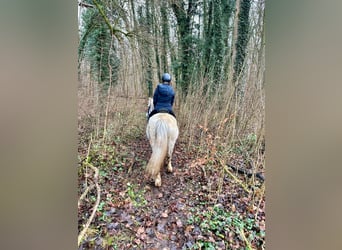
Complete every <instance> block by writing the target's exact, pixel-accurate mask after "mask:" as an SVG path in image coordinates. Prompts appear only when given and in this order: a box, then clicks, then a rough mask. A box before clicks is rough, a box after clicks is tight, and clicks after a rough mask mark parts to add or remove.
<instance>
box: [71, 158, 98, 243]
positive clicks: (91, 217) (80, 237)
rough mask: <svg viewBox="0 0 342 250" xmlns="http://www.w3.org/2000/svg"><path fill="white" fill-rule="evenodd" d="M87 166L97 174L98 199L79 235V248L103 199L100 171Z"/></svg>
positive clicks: (90, 165) (95, 179)
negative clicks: (99, 181) (99, 180)
mask: <svg viewBox="0 0 342 250" xmlns="http://www.w3.org/2000/svg"><path fill="white" fill-rule="evenodd" d="M86 164H87V165H88V166H89V167H90V168H91V169H93V170H94V172H95V175H94V182H95V186H96V190H97V198H96V202H95V205H94V207H93V212H92V213H91V215H90V217H89V219H88V221H87V223H86V225H85V226H84V228H83V230H82V231H81V233H80V234H79V235H78V238H77V244H78V246H80V243H81V241H82V239H83V237H84V235H85V233H86V231H87V230H88V228H89V226H90V223H91V222H92V220H93V219H94V217H95V213H96V210H97V207H98V206H99V204H100V198H101V188H100V185H99V183H98V177H99V170H98V169H97V168H96V167H94V166H93V165H92V164H90V163H88V162H86Z"/></svg>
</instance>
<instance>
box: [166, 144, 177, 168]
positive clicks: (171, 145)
mask: <svg viewBox="0 0 342 250" xmlns="http://www.w3.org/2000/svg"><path fill="white" fill-rule="evenodd" d="M175 143H176V140H172V141H171V140H170V141H169V146H168V151H167V156H168V157H167V161H168V164H167V171H168V172H169V173H172V171H173V168H172V163H171V160H172V152H173V148H174V146H175Z"/></svg>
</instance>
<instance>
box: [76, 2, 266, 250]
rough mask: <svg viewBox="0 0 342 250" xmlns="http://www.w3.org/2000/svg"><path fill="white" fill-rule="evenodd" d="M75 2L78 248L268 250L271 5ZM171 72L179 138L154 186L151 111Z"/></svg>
mask: <svg viewBox="0 0 342 250" xmlns="http://www.w3.org/2000/svg"><path fill="white" fill-rule="evenodd" d="M78 5H79V15H78V22H79V48H78V71H79V88H78V98H79V110H78V130H79V169H78V173H79V174H78V177H79V186H78V187H79V190H78V191H79V197H80V199H79V207H78V208H79V210H78V216H79V232H80V235H79V247H80V249H93V248H98V249H163V248H164V249H263V248H264V244H265V211H264V208H265V183H264V181H265V178H264V171H265V155H264V154H265V91H264V73H265V33H264V12H265V2H264V1H263V0H236V1H235V0H202V1H197V0H188V1H184V0H160V1H154V0H145V1H143V0H141V1H133V0H130V1H127V0H125V1H124V0H123V1H120V0H114V1H105V0H103V1H101V0H96V1H95V0H92V1H90V0H89V1H81V2H78ZM164 72H169V73H170V74H171V75H172V78H173V81H172V84H173V87H174V88H175V90H176V103H175V113H176V116H177V120H178V124H179V128H180V137H179V139H178V142H177V144H176V148H175V153H174V159H173V160H174V162H175V163H174V166H175V168H176V169H177V170H176V171H175V173H173V174H172V175H167V174H166V173H164V174H162V179H163V180H165V181H164V183H163V184H162V187H161V188H160V189H156V188H154V187H153V185H151V183H150V182H149V180H146V179H145V178H144V176H143V173H144V166H145V165H146V162H147V161H148V158H149V154H150V150H151V149H150V147H149V144H148V142H147V140H146V138H145V128H146V117H145V112H146V108H147V98H148V97H149V96H151V95H152V92H153V90H154V87H155V86H156V85H157V84H158V82H159V81H160V78H161V75H162V74H163V73H164ZM87 222H88V223H87Z"/></svg>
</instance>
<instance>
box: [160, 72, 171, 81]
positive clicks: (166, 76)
mask: <svg viewBox="0 0 342 250" xmlns="http://www.w3.org/2000/svg"><path fill="white" fill-rule="evenodd" d="M162 81H163V82H171V76H170V74H169V73H164V74H163V76H162Z"/></svg>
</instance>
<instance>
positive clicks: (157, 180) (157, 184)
mask: <svg viewBox="0 0 342 250" xmlns="http://www.w3.org/2000/svg"><path fill="white" fill-rule="evenodd" d="M154 185H155V186H156V187H160V186H161V178H160V174H159V175H158V176H157V178H156V180H155V181H154Z"/></svg>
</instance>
